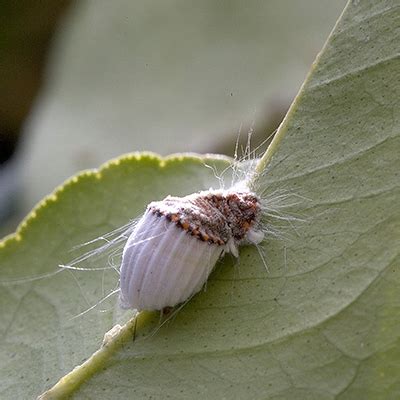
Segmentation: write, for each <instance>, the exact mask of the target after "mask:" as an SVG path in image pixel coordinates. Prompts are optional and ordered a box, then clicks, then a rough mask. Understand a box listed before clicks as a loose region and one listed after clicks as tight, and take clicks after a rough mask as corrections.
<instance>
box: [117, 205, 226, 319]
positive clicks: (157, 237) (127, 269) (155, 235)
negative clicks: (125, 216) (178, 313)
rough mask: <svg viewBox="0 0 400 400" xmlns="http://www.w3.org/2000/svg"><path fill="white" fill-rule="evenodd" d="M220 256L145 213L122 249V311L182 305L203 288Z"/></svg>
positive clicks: (211, 246)
mask: <svg viewBox="0 0 400 400" xmlns="http://www.w3.org/2000/svg"><path fill="white" fill-rule="evenodd" d="M143 239H146V240H145V241H143ZM223 252H224V247H223V246H219V245H217V244H210V243H207V242H202V241H201V240H198V239H197V238H195V237H193V236H191V235H189V234H188V233H187V232H186V231H184V230H183V229H180V228H179V227H177V226H176V225H175V224H174V223H171V222H170V221H168V220H167V219H166V218H165V217H159V216H157V215H154V214H153V213H151V212H149V211H146V213H145V214H144V216H143V217H142V219H141V220H140V221H139V223H138V225H137V227H136V229H135V231H134V232H133V233H132V234H131V235H130V237H129V239H128V241H127V243H126V245H125V248H124V252H123V258H122V265H121V271H120V273H121V275H120V287H121V292H120V304H121V307H123V308H134V309H137V310H139V311H140V310H162V309H163V308H165V307H172V306H175V305H177V304H179V303H182V302H183V301H185V300H187V299H188V298H189V297H191V296H192V295H193V294H195V293H197V292H198V291H199V290H200V289H201V288H202V287H203V285H204V283H205V282H206V281H207V278H208V276H209V275H210V273H211V271H212V270H213V267H214V266H215V264H216V262H217V261H218V259H219V257H220V256H221V254H222V253H223Z"/></svg>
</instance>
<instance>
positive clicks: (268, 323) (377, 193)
mask: <svg viewBox="0 0 400 400" xmlns="http://www.w3.org/2000/svg"><path fill="white" fill-rule="evenodd" d="M399 26H400V7H399V5H398V2H397V1H380V2H376V1H354V2H351V3H350V4H349V6H348V8H347V10H346V11H345V14H344V15H343V17H342V19H341V20H340V21H339V23H338V25H337V26H336V28H335V30H334V32H333V34H332V36H331V37H330V39H329V41H328V43H327V45H326V46H325V48H324V50H323V52H322V54H321V56H320V58H319V60H318V61H317V63H316V65H315V66H314V68H313V70H312V72H311V75H310V76H309V78H308V80H307V81H306V84H305V86H304V87H303V89H302V92H301V94H300V96H299V97H298V98H297V99H296V101H295V103H294V106H293V107H292V109H291V110H290V112H289V114H288V116H287V118H286V120H285V122H284V123H283V125H282V127H281V131H280V132H279V133H278V135H279V136H278V139H279V138H280V143H279V146H277V147H276V151H275V152H274V153H273V157H272V160H271V163H270V164H269V166H268V168H267V173H266V174H264V175H263V177H262V178H261V187H263V188H265V189H266V197H267V198H268V196H269V195H271V194H272V193H273V192H274V191H275V190H277V189H280V188H283V189H285V190H287V191H288V192H289V193H292V194H293V195H296V196H302V197H301V201H300V202H299V204H297V205H294V206H292V207H291V208H290V209H288V210H286V211H287V213H291V214H293V213H296V214H298V215H301V216H302V217H303V218H304V219H305V221H304V222H303V223H297V224H296V226H295V227H294V228H293V227H290V226H289V225H283V226H282V227H281V231H282V233H283V234H284V235H285V239H283V240H281V241H278V240H271V239H269V240H267V241H266V243H265V246H264V248H265V252H266V258H267V262H268V266H269V269H270V272H269V273H266V271H265V269H264V266H263V265H262V263H261V261H260V257H259V255H258V253H257V251H256V249H254V248H247V249H243V251H242V252H241V256H240V263H239V264H238V265H236V264H235V262H233V261H232V260H231V259H230V258H229V257H227V258H226V259H225V260H224V262H223V263H222V264H221V265H218V267H217V269H216V271H215V273H214V274H213V275H212V277H211V279H210V281H209V282H208V284H207V289H206V291H204V292H202V293H200V294H199V295H198V296H196V297H195V298H194V299H192V301H191V302H190V303H189V304H188V305H187V306H185V308H184V309H183V310H182V311H181V312H180V313H179V314H178V315H177V317H176V318H174V319H173V320H172V321H171V322H170V323H169V324H167V325H165V326H163V327H162V328H161V329H160V330H159V331H157V333H156V334H154V335H151V332H152V331H153V330H154V327H156V326H157V321H155V322H154V323H153V324H152V325H151V324H150V325H149V326H148V327H147V329H140V330H139V331H138V332H137V337H136V340H135V341H134V342H129V343H125V344H124V346H123V347H122V348H121V349H120V350H118V351H117V352H116V353H115V354H114V355H113V357H112V358H111V359H110V360H109V362H107V364H106V365H104V368H102V369H100V370H98V371H97V373H96V374H95V375H94V376H93V377H92V378H91V379H90V380H88V381H87V382H86V383H85V384H84V385H82V386H81V387H80V388H79V390H78V391H77V392H76V393H75V394H74V396H73V397H74V398H77V399H101V398H114V399H117V398H121V399H122V398H153V399H165V398H182V399H183V398H205V397H208V398H216V399H217V398H218V399H220V398H233V399H235V398H236V399H239V398H252V399H253V398H254V399H266V398H268V399H274V400H275V399H292V398H293V399H335V398H336V399H360V398H369V399H381V398H385V399H397V398H399V396H400V296H399V293H400V274H399V259H400V257H399V237H400V215H399V207H398V203H399V198H400V183H399V175H398V174H399V170H400V162H399V156H398V155H399V150H400V135H399V131H400V122H399V121H400V118H399V117H400V111H399V110H400V108H399V102H400V101H399V99H400V61H399V60H400V59H399V51H398V43H399V39H400V37H399V36H400V32H399V30H398V27H399ZM207 162H209V163H211V162H212V161H211V160H208V161H207ZM215 162H216V163H217V164H219V166H220V168H222V165H223V164H224V161H223V160H220V161H215ZM160 163H161V161H160V160H159V159H157V158H151V157H143V158H142V159H139V158H135V157H132V158H127V159H122V160H121V161H120V163H119V165H116V164H114V165H111V166H108V167H107V168H105V169H103V170H101V171H100V174H101V175H100V176H97V175H96V174H94V173H92V174H88V175H87V176H83V177H80V178H79V179H78V180H77V182H70V183H69V184H67V185H66V186H65V187H64V188H63V189H61V190H60V191H59V192H58V193H57V198H55V199H54V200H51V199H49V200H48V201H47V203H46V204H45V206H43V207H42V208H40V209H38V210H37V212H36V215H35V216H31V217H30V218H29V220H28V221H27V223H26V224H25V226H24V227H23V228H22V230H21V231H20V232H19V236H18V238H19V240H16V239H15V238H11V239H9V241H7V242H6V243H5V245H4V246H3V247H2V248H1V249H0V265H1V276H2V278H1V279H3V280H4V279H16V278H18V277H21V276H30V275H37V274H42V273H47V272H50V271H54V269H55V268H56V266H57V264H58V263H59V262H60V261H63V262H65V261H67V260H68V253H67V251H68V250H69V249H70V248H71V247H72V246H73V245H75V244H77V243H81V242H84V241H86V240H89V239H91V238H93V237H95V236H96V235H99V234H101V233H104V232H105V231H108V230H110V229H113V228H114V227H116V226H119V225H120V224H123V223H125V222H126V221H127V219H129V218H132V216H135V215H138V214H139V213H140V212H141V211H142V210H143V209H144V207H145V205H146V203H147V202H149V201H150V200H154V199H159V198H162V197H163V196H164V195H166V194H176V195H180V194H185V193H189V192H191V191H193V190H197V189H204V188H207V187H208V186H216V184H217V182H216V179H215V178H214V176H213V173H212V171H211V170H210V169H209V168H205V167H204V165H203V163H202V162H201V160H199V159H196V158H191V157H189V158H183V159H181V160H177V159H171V160H169V161H167V162H166V163H165V164H164V163H161V164H160ZM225 163H226V161H225ZM297 198H298V199H300V197H297ZM296 232H297V233H296ZM74 276H75V277H76V279H77V280H78V282H79V285H80V286H79V285H78V284H77V281H76V280H75V279H74V278H73V277H72V275H71V274H69V273H66V272H63V273H61V274H57V275H55V276H53V277H51V278H48V279H43V280H39V281H34V282H27V283H26V284H19V285H6V286H3V287H2V289H1V294H0V296H1V308H2V316H1V317H2V322H1V333H2V344H1V354H0V357H1V368H2V371H1V376H2V379H1V381H0V385H1V388H0V393H1V397H4V398H29V397H32V396H34V395H37V394H39V393H40V392H42V391H44V390H45V389H47V388H49V387H50V386H51V385H52V384H54V383H55V381H56V380H57V379H58V378H60V377H61V376H62V375H64V374H65V373H67V372H68V371H70V370H71V369H72V368H73V367H74V366H75V365H77V364H80V363H81V362H82V361H83V360H84V359H86V358H87V357H88V356H90V355H91V354H92V353H93V352H94V351H95V350H96V349H97V348H98V347H99V345H100V342H101V339H102V336H103V334H104V333H105V332H106V331H107V330H108V329H110V328H111V326H112V325H113V324H114V323H115V321H116V319H123V318H126V315H120V314H119V313H118V311H117V309H116V308H114V307H113V305H112V304H113V303H114V302H115V301H110V302H109V303H107V304H105V305H101V306H99V308H104V309H105V310H107V311H106V312H104V313H101V312H99V311H98V310H97V311H96V310H94V311H92V312H90V313H88V314H86V315H85V316H82V317H80V318H77V319H74V320H69V318H70V317H72V316H74V315H76V314H77V313H79V312H81V311H82V310H84V309H85V308H87V307H88V306H87V303H85V300H84V298H83V294H84V295H85V296H86V297H87V298H88V301H89V303H90V304H93V302H95V301H98V300H99V298H101V297H102V295H103V293H102V287H103V286H104V290H105V291H106V292H107V290H110V289H111V288H112V287H113V285H115V283H116V279H117V278H116V276H115V274H113V273H112V272H109V273H107V275H106V276H105V278H104V279H103V277H102V273H101V272H99V273H94V272H81V273H79V274H77V273H75V275H74ZM102 281H104V285H102Z"/></svg>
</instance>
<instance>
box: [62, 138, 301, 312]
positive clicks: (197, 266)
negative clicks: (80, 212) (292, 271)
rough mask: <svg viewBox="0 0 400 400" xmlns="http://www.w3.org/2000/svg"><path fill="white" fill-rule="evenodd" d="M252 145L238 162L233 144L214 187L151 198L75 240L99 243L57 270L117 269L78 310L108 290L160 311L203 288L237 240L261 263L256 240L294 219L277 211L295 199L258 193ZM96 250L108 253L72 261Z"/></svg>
mask: <svg viewBox="0 0 400 400" xmlns="http://www.w3.org/2000/svg"><path fill="white" fill-rule="evenodd" d="M254 151H255V150H253V151H251V152H250V144H249V140H248V144H247V146H246V150H245V154H246V157H244V158H242V159H241V160H239V161H238V160H237V156H236V154H237V148H236V151H235V161H234V163H233V164H232V165H231V166H230V167H229V168H227V170H225V171H223V172H222V174H219V175H218V174H217V173H216V172H215V175H216V177H217V178H218V179H219V181H220V185H221V188H220V189H209V190H205V191H200V192H197V193H192V194H189V195H187V196H183V197H173V196H167V197H166V198H165V199H163V200H160V201H153V202H151V203H150V204H148V206H147V208H146V210H145V212H144V213H143V215H142V216H141V217H140V218H139V219H136V220H135V221H131V222H130V223H128V224H127V225H125V226H123V227H120V228H118V229H116V230H115V231H113V232H110V233H109V234H106V235H104V236H101V237H100V238H97V239H95V240H93V241H90V242H88V243H85V244H84V245H83V246H85V245H88V244H93V243H96V242H97V241H99V240H103V241H105V242H106V243H105V244H103V245H102V246H100V247H97V248H95V249H94V250H91V251H89V252H87V253H85V254H83V255H82V256H80V257H78V258H76V259H75V260H73V261H72V262H71V263H69V264H68V265H60V267H61V268H63V269H71V270H88V271H91V270H92V271H93V270H105V269H109V268H113V269H115V270H116V272H117V273H118V274H119V287H118V288H116V289H115V290H113V291H112V292H110V293H109V294H108V295H106V296H105V297H104V298H103V299H102V300H100V301H99V302H98V303H96V304H95V305H93V306H92V307H90V308H89V309H87V310H85V311H84V312H82V313H80V314H79V315H78V316H80V315H83V314H85V313H86V312H88V311H90V310H91V309H93V308H95V307H96V306H97V305H99V304H100V303H102V302H103V301H104V300H106V299H107V298H109V297H110V296H112V295H114V294H116V293H119V305H120V306H121V308H123V309H134V310H137V311H142V310H146V311H154V310H160V311H161V312H162V314H163V313H164V314H168V313H169V311H170V310H171V309H173V308H174V307H176V306H177V305H179V304H183V305H184V304H186V302H187V301H188V300H190V299H191V298H192V297H193V296H194V295H195V294H196V293H198V292H199V291H200V290H201V289H202V288H203V287H205V284H206V282H207V280H208V277H209V275H210V274H211V272H212V271H213V269H214V267H215V266H216V264H217V262H218V260H220V259H221V258H222V257H223V256H224V255H225V254H228V253H230V254H231V255H232V256H234V257H235V258H238V257H239V248H240V247H241V246H243V245H255V246H256V247H257V249H258V252H259V254H260V257H261V260H262V262H263V264H264V265H265V267H266V269H267V270H268V268H267V265H266V262H265V258H264V255H263V249H262V247H261V246H260V244H261V242H263V240H264V239H265V238H266V237H269V238H271V237H278V238H279V237H280V236H281V232H280V231H279V228H278V229H275V228H276V226H274V225H273V224H270V223H269V221H270V220H274V219H275V220H277V221H280V222H282V220H284V221H285V222H288V223H289V224H292V221H297V220H299V218H298V217H296V216H293V215H287V214H284V213H283V212H281V211H282V209H284V208H286V207H288V206H292V205H294V204H296V203H290V202H289V203H288V202H287V201H286V200H287V199H288V198H291V197H292V196H293V194H290V193H287V192H286V191H285V190H277V191H275V192H273V193H270V194H269V195H268V196H265V193H264V192H263V191H262V190H256V189H253V188H254V187H256V185H255V184H254V182H255V181H257V180H258V178H260V175H257V169H256V168H255V165H256V166H257V165H259V163H260V160H259V159H256V158H252V154H254ZM207 167H209V166H207ZM210 168H212V167H210ZM228 170H232V172H233V178H232V183H231V185H230V187H228V188H224V182H225V181H226V180H225V179H223V175H224V173H225V172H226V171H228ZM266 220H268V222H266ZM122 247H123V250H122V261H121V262H119V264H117V265H116V264H115V262H114V259H115V257H118V258H119V257H120V255H121V253H120V250H121V248H122ZM104 254H108V255H109V257H108V259H109V265H110V266H107V267H101V266H98V267H96V268H83V267H79V266H78V265H79V264H82V263H83V262H84V261H86V260H88V259H96V258H97V257H99V256H102V255H104Z"/></svg>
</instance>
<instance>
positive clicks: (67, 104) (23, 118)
mask: <svg viewBox="0 0 400 400" xmlns="http://www.w3.org/2000/svg"><path fill="white" fill-rule="evenodd" d="M344 5H345V0H335V1H331V0H302V1H293V0H264V1H256V0H250V1H239V0H236V1H234V0H223V1H215V0H202V1H186V0H180V1H176V0H175V1H173V0H167V1H165V0H152V1H132V0H118V1H114V2H109V1H106V0H90V1H88V0H87V1H83V0H81V1H79V0H76V1H68V0H63V1H57V2H54V1H50V0H44V1H39V0H23V1H18V2H16V1H12V0H5V1H3V2H2V10H1V16H0V236H3V235H4V234H6V233H9V232H11V230H13V229H14V228H15V226H16V224H17V223H18V222H19V221H20V220H21V218H22V217H23V216H24V215H25V214H26V213H27V212H28V211H29V210H30V209H31V208H32V206H33V205H34V204H35V203H36V202H37V201H39V200H40V199H41V198H42V197H43V196H44V195H46V194H47V193H49V192H50V191H52V189H53V188H54V187H55V186H57V185H59V184H60V183H61V182H62V181H63V180H64V179H66V178H68V177H69V176H70V175H73V174H74V173H76V172H77V171H79V170H81V169H85V168H94V167H97V166H99V165H100V164H101V163H103V162H104V161H106V160H108V159H110V158H112V157H115V156H118V155H120V154H122V153H126V152H131V151H142V150H148V151H154V152H157V153H160V154H162V155H166V154H170V153H175V152H186V151H191V152H200V153H204V152H212V153H225V154H228V155H232V154H233V149H234V144H235V141H236V139H237V137H238V133H239V132H241V133H242V138H243V139H245V138H246V136H247V132H248V131H249V130H250V129H253V130H254V137H255V138H254V141H253V145H254V146H256V145H257V143H258V142H260V141H262V139H264V138H265V137H267V136H268V135H269V134H271V133H272V132H273V131H274V130H275V129H276V127H277V126H278V124H279V122H280V121H281V119H282V117H283V116H284V114H285V112H286V110H287V108H288V106H289V104H290V102H291V101H292V99H293V97H294V96H295V94H296V92H297V90H298V88H299V86H300V84H301V83H302V81H303V79H304V77H305V75H306V73H307V71H308V69H309V67H310V65H311V63H312V61H313V60H314V58H315V56H316V54H317V52H318V51H319V49H320V48H321V47H322V45H323V42H324V40H325V39H326V37H327V35H328V34H329V30H330V29H331V27H332V26H333V24H334V22H335V21H336V19H337V18H338V16H339V14H340V12H341V10H342V9H343V7H344Z"/></svg>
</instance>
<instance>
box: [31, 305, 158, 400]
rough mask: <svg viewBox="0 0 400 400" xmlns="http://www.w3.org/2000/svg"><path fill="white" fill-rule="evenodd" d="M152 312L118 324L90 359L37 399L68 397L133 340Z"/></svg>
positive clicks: (142, 313) (58, 399) (143, 313)
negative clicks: (122, 324) (120, 324)
mask: <svg viewBox="0 0 400 400" xmlns="http://www.w3.org/2000/svg"><path fill="white" fill-rule="evenodd" d="M150 315H152V313H148V312H141V313H140V314H137V315H135V317H133V318H132V319H130V320H129V321H128V322H127V323H126V324H125V325H124V326H122V327H121V326H119V325H116V326H114V327H113V329H112V330H111V331H110V332H109V333H107V334H106V335H105V337H104V341H103V344H102V346H101V348H100V349H99V350H97V351H96V352H95V353H94V354H93V355H92V356H91V357H90V358H89V359H88V360H86V361H85V362H84V363H83V364H81V365H79V366H77V367H75V368H74V369H73V370H72V371H71V372H69V373H68V374H67V375H65V376H63V377H62V378H61V379H60V380H59V381H58V382H57V383H56V384H55V385H54V386H53V387H52V388H51V389H49V390H47V391H46V392H44V393H43V394H41V395H40V396H39V397H38V399H37V400H60V399H65V398H68V396H70V395H71V394H72V393H73V392H74V391H75V390H77V389H78V388H79V387H80V386H81V385H82V384H83V383H84V382H85V381H86V380H88V379H89V378H90V377H92V376H93V375H94V374H95V373H96V372H98V371H99V370H100V369H102V368H103V367H104V366H105V365H106V363H107V361H108V360H109V359H110V358H111V356H112V355H113V354H114V353H115V352H116V351H117V350H118V349H119V348H121V347H122V346H123V345H124V344H125V343H127V342H129V341H131V340H133V338H134V335H135V331H136V329H138V328H139V327H140V326H142V325H144V324H145V323H146V321H147V319H148V318H149V317H150Z"/></svg>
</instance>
